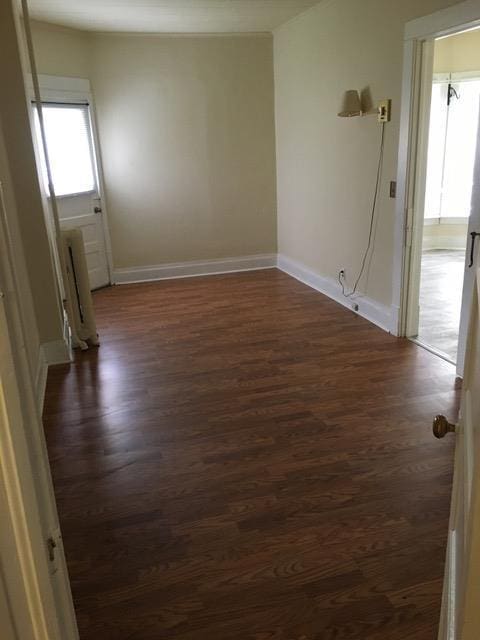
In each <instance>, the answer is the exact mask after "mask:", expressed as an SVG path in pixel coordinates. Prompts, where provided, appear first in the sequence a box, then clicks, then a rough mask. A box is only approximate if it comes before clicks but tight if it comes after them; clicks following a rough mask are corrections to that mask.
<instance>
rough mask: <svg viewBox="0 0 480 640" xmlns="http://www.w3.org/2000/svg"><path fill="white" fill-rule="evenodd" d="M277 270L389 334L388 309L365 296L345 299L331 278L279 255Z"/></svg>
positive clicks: (390, 313) (389, 320)
mask: <svg viewBox="0 0 480 640" xmlns="http://www.w3.org/2000/svg"><path fill="white" fill-rule="evenodd" d="M277 266H278V268H279V269H280V270H281V271H284V272H285V273H287V274H288V275H289V276H292V277H293V278H296V279H297V280H300V282H303V283H304V284H306V285H308V286H309V287H312V289H315V290H316V291H319V292H320V293H323V294H324V295H326V296H328V297H329V298H331V299H332V300H335V302H338V303H339V304H341V305H343V306H344V307H347V308H348V309H350V310H351V311H352V312H354V313H357V314H358V315H360V316H362V318H365V319H366V320H369V321H370V322H373V324H376V325H377V326H378V327H380V328H381V329H383V330H384V331H387V332H390V331H391V329H392V312H391V309H390V307H387V306H385V305H382V304H380V303H378V302H376V301H375V300H372V299H371V298H368V297H367V296H362V295H360V296H358V297H356V298H355V299H354V300H353V299H351V298H345V297H344V296H343V295H342V291H341V289H340V285H339V283H338V282H336V281H335V280H333V279H332V278H327V277H325V276H321V275H320V274H318V273H316V272H315V271H312V270H311V269H309V268H308V267H306V266H305V265H304V264H301V263H300V262H297V261H296V260H292V259H291V258H287V256H283V255H281V254H279V255H278V263H277ZM354 304H357V305H358V311H354V310H353V307H352V305H354Z"/></svg>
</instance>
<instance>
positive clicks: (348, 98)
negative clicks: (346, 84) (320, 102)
mask: <svg viewBox="0 0 480 640" xmlns="http://www.w3.org/2000/svg"><path fill="white" fill-rule="evenodd" d="M338 115H339V116H340V118H353V117H354V116H361V115H362V103H361V101H360V95H359V93H358V91H356V90H355V89H352V90H351V91H345V95H344V96H343V103H342V110H341V111H340V113H339V114H338Z"/></svg>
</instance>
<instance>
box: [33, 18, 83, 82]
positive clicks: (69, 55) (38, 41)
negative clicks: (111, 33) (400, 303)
mask: <svg viewBox="0 0 480 640" xmlns="http://www.w3.org/2000/svg"><path fill="white" fill-rule="evenodd" d="M31 28H32V34H33V36H34V46H35V60H36V63H37V68H38V72H39V73H45V74H47V75H52V76H73V77H77V78H88V77H89V73H90V39H91V36H90V34H88V33H85V32H83V31H76V30H75V29H68V28H67V27H59V26H56V25H50V24H46V23H44V22H37V21H36V20H32V21H31Z"/></svg>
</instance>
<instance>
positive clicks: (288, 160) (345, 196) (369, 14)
mask: <svg viewBox="0 0 480 640" xmlns="http://www.w3.org/2000/svg"><path fill="white" fill-rule="evenodd" d="M451 4H455V3H454V2H451V1H449V0H423V1H422V2H418V1H417V0H402V2H389V3H385V2H382V1H381V0H363V1H362V2H359V1H358V0H334V1H333V2H332V1H329V0H326V1H325V2H324V3H321V4H319V5H317V6H316V7H314V8H313V9H311V10H309V11H308V12H306V13H304V14H303V15H301V16H300V17H298V18H296V19H294V20H292V21H291V22H289V23H288V24H286V25H284V26H283V27H280V28H279V29H278V30H277V31H276V32H275V36H274V57H275V96H276V97H275V109H276V131H277V167H278V170H277V183H278V239H279V240H278V241H279V251H280V252H281V253H282V254H285V255H286V256H288V257H290V258H292V259H294V260H297V261H300V262H302V263H304V264H305V265H307V266H308V267H309V268H310V269H312V270H314V271H316V272H318V273H319V274H321V275H322V276H327V277H331V278H332V279H335V278H336V277H337V274H338V271H339V270H340V269H342V268H345V269H346V271H347V278H348V281H349V283H352V281H353V280H354V277H355V275H356V274H357V272H358V270H359V267H360V262H361V257H362V253H363V251H364V249H365V246H366V242H367V236H368V224H369V218H370V209H371V202H372V197H373V188H374V183H375V170H376V166H375V165H376V162H377V157H378V147H379V140H380V127H379V125H378V124H377V123H376V121H375V118H374V117H373V116H371V117H366V118H352V119H341V118H338V117H337V112H338V111H339V106H340V101H341V97H342V94H343V92H344V91H345V90H346V89H353V88H355V89H359V90H361V89H363V88H365V87H369V88H370V91H371V94H372V96H373V99H374V100H378V99H381V98H385V97H389V98H392V100H393V120H392V122H391V123H390V124H388V125H387V129H386V148H385V163H384V170H383V180H382V186H381V193H380V198H379V206H378V228H377V236H376V245H375V253H374V256H373V260H372V264H371V270H370V277H369V279H368V282H367V283H366V284H365V281H364V282H363V283H362V286H361V289H362V290H363V291H364V292H365V291H366V293H367V294H368V296H370V297H371V298H373V299H374V300H376V301H378V302H380V303H383V304H385V305H390V304H391V295H392V263H393V231H394V215H395V203H394V200H391V199H390V198H389V194H388V191H389V189H388V183H389V181H390V180H394V179H395V177H396V167H397V151H398V137H399V110H400V96H401V79H402V55H403V31H404V25H405V22H407V21H409V20H411V19H414V18H416V17H419V16H421V15H426V14H428V13H431V12H433V11H436V10H437V9H441V8H444V7H446V6H448V5H451Z"/></svg>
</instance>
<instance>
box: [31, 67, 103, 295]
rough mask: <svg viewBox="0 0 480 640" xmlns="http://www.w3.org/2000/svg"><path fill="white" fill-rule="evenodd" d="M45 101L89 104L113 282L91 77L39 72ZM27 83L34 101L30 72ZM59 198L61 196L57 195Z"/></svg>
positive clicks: (100, 153)
mask: <svg viewBox="0 0 480 640" xmlns="http://www.w3.org/2000/svg"><path fill="white" fill-rule="evenodd" d="M38 83H39V86H40V90H41V94H42V100H44V99H45V100H58V101H59V102H66V103H74V102H80V103H85V104H88V105H89V107H90V110H89V111H90V125H91V129H92V137H93V144H94V147H95V149H94V151H95V168H96V172H97V183H98V193H99V196H100V199H101V201H102V227H103V236H104V240H105V254H106V257H107V267H108V277H109V280H110V284H113V283H114V276H113V252H112V241H111V237H110V229H109V224H108V211H107V203H106V197H105V181H104V176H103V166H102V152H101V148H100V141H99V137H98V129H97V115H96V110H95V101H94V98H93V94H92V90H91V86H90V80H88V78H68V77H63V76H49V75H45V74H39V75H38ZM28 85H29V91H30V98H31V100H34V99H35V96H34V93H33V82H32V77H31V75H29V76H28ZM57 199H58V196H57Z"/></svg>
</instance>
